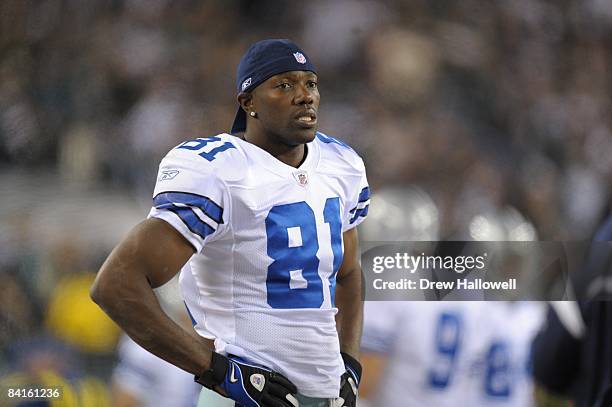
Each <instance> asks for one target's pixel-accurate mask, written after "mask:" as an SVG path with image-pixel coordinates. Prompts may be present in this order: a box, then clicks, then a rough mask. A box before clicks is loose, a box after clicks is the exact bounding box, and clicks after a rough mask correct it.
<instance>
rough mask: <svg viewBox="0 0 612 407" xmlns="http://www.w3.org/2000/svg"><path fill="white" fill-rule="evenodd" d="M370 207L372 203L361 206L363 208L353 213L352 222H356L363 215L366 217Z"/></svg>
mask: <svg viewBox="0 0 612 407" xmlns="http://www.w3.org/2000/svg"><path fill="white" fill-rule="evenodd" d="M369 208H370V205H366V206H365V207H363V208H361V209H357V210H356V211H355V214H354V215H353V217H352V218H351V220H350V223H355V221H356V220H357V219H358V218H359V217H363V218H365V217H366V216H367V215H368V209H369Z"/></svg>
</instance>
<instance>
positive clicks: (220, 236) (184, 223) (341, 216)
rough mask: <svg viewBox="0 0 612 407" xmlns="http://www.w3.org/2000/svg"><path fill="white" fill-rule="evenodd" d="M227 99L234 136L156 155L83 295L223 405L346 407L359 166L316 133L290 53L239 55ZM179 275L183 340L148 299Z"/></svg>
mask: <svg viewBox="0 0 612 407" xmlns="http://www.w3.org/2000/svg"><path fill="white" fill-rule="evenodd" d="M237 88H238V96H237V99H238V102H239V103H240V107H239V109H238V112H237V114H236V119H235V121H234V124H233V126H232V133H233V134H241V133H242V132H243V134H241V135H240V136H234V135H229V134H219V135H217V136H215V137H209V138H199V139H196V140H192V141H188V142H185V143H182V144H181V145H179V146H178V147H176V148H175V149H173V150H171V151H170V152H169V153H168V155H167V156H166V157H165V158H164V159H163V160H162V162H161V165H160V169H159V176H158V181H157V185H156V187H155V192H154V198H153V205H154V206H153V208H152V209H151V212H150V214H149V218H148V219H147V220H145V221H144V222H142V223H141V224H139V225H138V226H136V227H135V228H134V229H133V230H132V231H131V232H130V234H129V235H128V236H127V237H126V238H125V239H124V240H123V241H122V242H121V243H120V244H119V245H118V246H117V247H116V248H115V250H113V252H112V253H111V254H110V256H109V258H108V259H107V260H106V262H105V263H104V265H103V266H102V268H101V270H100V272H99V274H98V277H97V280H96V282H95V283H94V286H93V287H92V298H93V299H94V300H95V301H96V302H97V303H98V304H99V305H100V306H101V307H102V308H103V309H104V310H105V311H106V312H107V313H108V314H109V315H110V316H111V317H112V318H113V319H114V320H115V321H116V322H117V323H118V324H119V325H120V326H121V327H122V328H123V329H124V330H125V331H126V332H127V333H128V335H129V336H130V337H131V338H132V339H134V341H135V342H137V343H138V344H140V345H141V346H143V347H144V348H145V349H147V350H149V351H150V352H152V353H154V354H156V355H158V356H159V357H161V358H163V359H165V360H167V361H169V362H170V363H172V364H174V365H176V366H179V367H180V368H182V369H184V370H186V371H188V372H190V373H192V374H194V375H195V379H196V381H197V382H198V383H201V384H202V385H204V386H206V387H208V388H210V389H214V390H215V391H216V392H218V393H219V394H223V395H224V396H226V397H228V398H230V399H231V400H235V401H236V402H237V404H239V405H242V406H266V407H275V406H297V405H298V401H299V405H300V406H302V407H308V406H327V405H336V406H353V405H355V403H356V394H357V386H358V384H359V380H360V376H361V367H360V364H359V362H358V359H359V343H360V338H361V328H362V306H363V305H362V304H363V303H362V300H361V268H360V264H359V249H358V235H357V229H356V228H355V227H356V226H357V225H358V224H359V223H361V221H362V220H363V219H364V218H365V216H366V215H367V212H368V204H369V188H368V185H367V181H366V176H365V168H364V165H363V161H362V160H361V158H360V157H359V156H358V155H357V154H356V153H355V152H354V151H353V150H352V149H351V148H350V147H348V146H347V145H346V144H344V143H342V142H341V141H338V140H336V139H334V138H331V137H328V136H326V135H324V134H322V133H319V132H317V131H316V128H317V114H318V112H317V110H318V107H319V100H320V95H319V90H318V85H317V74H316V69H315V67H314V65H313V64H312V63H311V62H310V60H309V59H308V57H307V56H306V54H305V53H304V52H303V51H302V50H300V49H299V48H298V47H297V46H296V45H295V44H293V43H292V42H290V41H288V40H265V41H260V42H257V43H255V44H254V45H252V46H251V47H250V48H249V50H248V51H247V52H246V54H245V55H244V56H243V57H242V60H241V62H240V65H239V67H238V75H237ZM181 268H182V271H181V275H180V284H181V290H182V293H183V296H184V299H185V302H186V304H187V306H188V309H189V312H190V314H191V316H192V319H193V321H194V323H195V326H194V327H195V330H196V331H197V333H198V334H199V335H191V334H190V333H189V332H187V331H185V330H183V329H181V328H180V327H179V326H178V325H177V324H175V323H174V322H172V320H170V319H169V318H168V317H167V316H166V315H165V314H164V313H163V312H162V311H161V309H160V307H159V304H158V302H157V300H156V299H155V296H154V295H153V290H152V289H153V288H155V287H158V286H160V285H161V284H164V283H165V282H166V281H168V280H169V279H170V278H172V276H174V275H175V274H176V273H177V272H178V271H179V270H181ZM232 404H233V402H231V403H229V405H232Z"/></svg>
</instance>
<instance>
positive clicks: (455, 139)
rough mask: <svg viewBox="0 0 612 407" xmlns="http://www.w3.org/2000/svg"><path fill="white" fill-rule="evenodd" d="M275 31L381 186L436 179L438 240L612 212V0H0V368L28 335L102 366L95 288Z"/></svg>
mask: <svg viewBox="0 0 612 407" xmlns="http://www.w3.org/2000/svg"><path fill="white" fill-rule="evenodd" d="M273 37H279V38H291V39H293V40H294V41H296V42H297V43H298V44H300V45H301V46H302V47H303V48H304V49H305V50H306V52H307V53H308V54H309V56H310V58H311V59H312V60H313V61H314V63H315V65H316V66H317V67H318V69H319V78H320V90H321V94H322V99H321V109H320V130H322V131H323V132H325V133H327V134H329V135H331V136H334V137H337V138H340V139H342V140H344V141H346V142H347V143H349V144H350V145H351V146H353V147H354V148H355V149H356V150H357V151H358V152H359V153H360V154H361V155H362V156H363V157H364V159H365V162H366V166H367V168H368V174H369V178H370V184H371V186H372V190H373V192H374V194H376V190H380V189H382V188H385V187H390V186H393V187H395V188H400V189H402V188H417V189H418V191H419V194H420V195H423V196H426V198H424V201H426V202H427V205H429V206H434V207H435V213H436V216H437V225H439V227H437V230H436V234H435V236H433V237H435V238H451V239H468V238H477V237H478V236H480V235H482V233H480V235H479V233H478V231H479V230H480V232H482V229H483V227H482V225H483V222H485V223H486V222H487V219H489V220H490V219H497V218H500V217H504V216H507V214H508V213H512V214H518V215H517V216H519V217H520V218H521V219H523V220H524V222H525V223H526V224H528V225H529V227H530V228H529V233H526V234H523V235H521V236H523V237H526V238H527V239H529V240H532V239H541V240H579V239H588V238H590V236H591V234H592V232H593V229H594V227H595V225H596V224H597V223H598V222H599V221H600V220H601V219H602V218H603V216H604V214H606V213H607V212H608V211H609V199H610V195H611V194H610V193H611V192H612V189H611V188H610V185H611V181H612V115H611V114H610V112H611V111H612V96H611V89H612V83H611V79H610V75H609V72H610V71H611V70H612V53H610V49H612V3H611V2H609V1H606V0H584V1H577V0H560V1H552V0H550V1H546V0H516V1H499V0H495V1H486V2H483V1H478V0H462V1H450V0H436V1H429V0H415V1H410V2H406V1H400V0H394V1H385V2H378V1H374V0H334V1H326V0H312V1H309V2H277V1H271V0H265V1H256V2H254V1H248V0H230V1H221V0H218V1H206V2H203V1H194V0H185V1H170V0H125V1H121V0H91V1H86V2H79V1H73V0H40V1H19V0H8V1H2V2H1V3H0V197H1V198H0V278H1V280H0V281H2V284H1V285H0V376H1V375H2V374H3V373H6V372H7V371H15V369H21V370H24V369H25V370H27V368H26V367H24V366H25V365H24V364H23V360H22V359H23V357H24V352H22V347H23V346H24V344H26V342H25V338H34V337H37V342H36V343H32V344H30V345H28V346H33V347H40V346H42V345H40V343H41V341H42V342H43V343H45V344H46V345H45V346H47V347H46V348H45V349H52V350H54V351H57V352H60V354H61V352H67V351H68V350H67V349H68V348H70V349H71V350H70V352H71V355H73V356H74V357H79V358H82V359H83V363H84V366H89V368H84V371H85V372H86V373H87V374H97V375H98V376H99V377H102V378H104V377H108V374H109V371H110V370H109V369H110V368H109V369H106V370H104V366H111V365H112V362H108V364H107V365H105V364H104V363H100V358H102V360H107V359H108V360H111V361H112V358H113V352H114V349H115V343H116V340H117V335H118V332H117V331H116V328H114V326H113V325H112V323H110V322H109V321H107V320H106V319H105V317H104V316H102V315H101V314H100V313H99V312H98V310H97V309H95V308H91V309H89V308H87V307H88V306H89V305H85V304H86V303H87V301H86V300H84V299H83V298H85V297H84V295H85V291H86V288H85V287H87V285H88V283H89V282H90V281H91V279H92V278H93V272H95V271H96V270H97V268H98V267H99V266H100V262H101V261H102V260H103V258H104V257H105V256H106V254H107V253H108V251H109V250H110V248H112V245H113V243H115V242H116V241H117V240H118V239H119V238H120V236H121V235H122V234H123V233H124V232H125V231H126V230H127V229H129V227H130V226H132V225H133V224H134V223H136V222H138V220H139V219H142V218H143V217H144V216H145V215H146V213H147V209H148V206H149V205H150V194H151V192H152V189H153V186H154V183H155V174H156V171H157V163H158V162H159V160H160V159H161V158H162V156H163V155H164V154H165V153H166V152H167V151H168V150H169V149H170V148H172V147H173V146H175V145H176V144H178V143H179V142H181V141H184V140H189V139H193V138H196V137H206V136H211V135H214V134H217V133H219V132H223V131H228V130H229V127H230V125H231V121H232V119H233V115H234V114H235V110H236V106H237V104H236V101H235V84H234V83H235V70H236V65H237V63H238V61H239V59H240V56H241V55H242V53H243V52H244V51H245V50H246V48H247V47H248V46H249V44H251V43H252V42H254V41H256V40H259V39H262V38H273ZM373 209H374V208H373ZM398 216H407V215H406V214H405V213H404V214H403V215H402V213H400V214H399V215H398ZM513 216H514V215H513ZM479 222H480V223H479ZM485 229H486V228H485ZM485 237H488V238H492V237H493V238H499V239H504V238H505V239H507V238H508V234H503V233H502V234H491V233H489V234H486V233H485ZM491 240H493V239H491ZM67 298H68V299H67ZM66 309H69V310H79V312H78V313H77V312H66V311H65V310H66ZM54 310H56V311H54ZM57 310H59V311H57ZM88 324H89V325H88ZM106 324H108V326H106ZM89 326H97V327H98V329H99V332H104V333H103V334H100V335H96V336H95V337H94V336H91V335H89V336H88V335H86V332H87V330H88V327H89ZM100 327H105V328H103V329H101V328H100ZM42 332H45V333H46V334H48V335H49V336H48V337H47V336H45V337H44V338H43V339H41V338H39V336H40V334H41V333H42ZM58 338H59V340H60V342H61V344H62V346H59V345H55V341H57V340H58ZM67 347H68V348H67ZM59 349H61V351H60V350H59ZM25 354H32V353H28V352H26V353H25ZM20 358H21V359H20ZM105 358H106V359H105ZM92 359H93V362H91V360H92ZM45 360H46V361H47V362H48V363H50V362H49V358H47V359H45ZM59 360H65V359H62V358H59ZM88 361H90V362H91V363H89V364H88ZM20 363H21V364H20ZM58 363H59V362H58ZM73 366H76V364H74V365H73ZM100 366H102V368H100ZM58 369H59V368H58ZM34 370H35V369H34Z"/></svg>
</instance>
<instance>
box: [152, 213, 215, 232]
mask: <svg viewBox="0 0 612 407" xmlns="http://www.w3.org/2000/svg"><path fill="white" fill-rule="evenodd" d="M161 209H166V210H168V211H170V212H174V213H175V214H176V215H177V216H178V217H179V218H181V220H182V221H183V223H184V224H185V226H187V228H188V229H189V230H190V231H191V233H193V234H196V235H198V236H200V237H201V238H202V239H206V236H208V235H210V234H212V233H214V232H215V228H213V227H212V226H210V225H209V224H208V223H206V222H204V221H203V220H202V219H200V218H199V216H198V215H196V213H195V212H194V211H193V209H191V208H188V207H178V206H171V207H164V208H161Z"/></svg>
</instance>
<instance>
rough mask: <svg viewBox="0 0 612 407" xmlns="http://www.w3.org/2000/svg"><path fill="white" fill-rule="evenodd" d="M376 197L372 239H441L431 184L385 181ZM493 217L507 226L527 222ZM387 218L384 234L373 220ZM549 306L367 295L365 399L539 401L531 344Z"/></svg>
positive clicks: (522, 404)
mask: <svg viewBox="0 0 612 407" xmlns="http://www.w3.org/2000/svg"><path fill="white" fill-rule="evenodd" d="M372 200H373V208H374V210H373V211H372V212H371V213H370V217H371V218H373V219H374V222H373V221H372V219H371V220H370V222H368V224H367V225H365V228H364V229H363V230H362V231H361V232H362V234H361V235H362V236H364V237H365V238H366V239H368V240H369V241H382V240H387V241H389V240H393V241H398V242H402V244H403V245H406V246H407V247H408V248H409V246H410V242H403V241H404V240H410V236H414V237H415V239H417V240H424V241H436V240H438V239H439V236H438V230H439V223H438V211H437V208H436V206H435V204H434V203H433V201H432V200H431V199H430V198H429V196H428V195H427V194H426V193H425V192H424V191H422V190H419V189H418V188H414V187H412V188H404V189H402V190H398V189H397V188H393V189H385V190H381V191H378V193H377V195H376V196H375V197H373V198H372ZM381 208H382V209H381ZM389 218H392V219H393V221H392V222H389V221H388V220H387V219H389ZM489 221H490V222H491V223H492V224H495V225H497V226H498V227H497V228H496V229H498V230H501V231H505V230H515V229H516V226H517V225H523V224H524V222H526V221H525V220H524V218H522V217H517V216H511V217H510V216H501V217H500V216H498V217H490V219H489ZM379 222H382V224H383V226H384V227H383V228H381V229H383V230H384V235H381V234H379V233H378V231H379V229H378V228H376V229H374V228H372V227H371V226H372V225H376V224H378V223H379ZM385 222H386V223H385ZM526 226H527V225H523V227H522V229H523V230H528V229H529V227H526ZM506 239H508V240H510V237H509V236H508V237H506ZM542 310H543V305H542V304H541V303H537V302H502V301H497V302H477V301H470V302H463V301H441V302H434V301H410V302H407V301H387V302H374V301H372V302H366V304H365V309H364V333H363V339H362V355H361V356H362V363H363V367H364V377H363V379H362V383H361V387H360V400H359V403H358V404H359V406H360V407H365V406H371V407H375V406H400V405H401V406H406V407H411V406H415V407H416V406H425V405H432V406H442V407H444V406H456V405H468V406H499V407H502V406H516V407H528V406H532V405H533V403H534V400H533V395H532V390H533V383H532V378H531V374H530V371H529V367H528V363H529V349H530V342H531V339H532V338H533V336H534V335H535V332H536V330H537V329H538V327H539V326H540V323H541V321H542V317H543V315H542Z"/></svg>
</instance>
